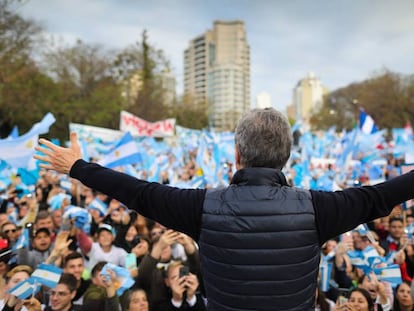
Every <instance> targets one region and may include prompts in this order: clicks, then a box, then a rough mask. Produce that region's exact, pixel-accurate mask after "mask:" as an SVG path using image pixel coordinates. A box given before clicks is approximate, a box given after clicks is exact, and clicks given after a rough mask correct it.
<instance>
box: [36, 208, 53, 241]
mask: <svg viewBox="0 0 414 311" xmlns="http://www.w3.org/2000/svg"><path fill="white" fill-rule="evenodd" d="M34 228H35V230H37V229H39V228H47V229H48V230H49V232H50V238H51V240H52V242H53V241H54V240H55V238H56V232H55V225H54V222H53V217H52V215H51V213H50V212H48V211H39V213H38V214H37V216H36V221H35V223H34Z"/></svg>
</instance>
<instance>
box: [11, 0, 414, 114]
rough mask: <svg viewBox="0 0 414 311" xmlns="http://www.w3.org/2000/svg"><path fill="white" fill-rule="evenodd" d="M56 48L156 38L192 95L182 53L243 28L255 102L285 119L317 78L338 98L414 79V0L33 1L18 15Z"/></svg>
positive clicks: (180, 85) (121, 44) (124, 44)
mask: <svg viewBox="0 0 414 311" xmlns="http://www.w3.org/2000/svg"><path fill="white" fill-rule="evenodd" d="M19 13H21V14H22V15H23V16H25V17H29V18H32V19H34V20H36V21H38V22H40V23H41V25H42V26H43V27H44V29H45V31H46V32H47V33H48V34H50V35H52V36H53V37H54V38H55V39H58V40H63V42H65V43H68V44H71V43H73V42H74V41H75V40H76V39H77V38H79V39H81V40H83V41H84V42H87V43H93V44H95V43H99V44H102V45H103V46H104V47H106V48H108V49H110V48H124V47H127V46H128V45H130V44H133V43H135V42H137V41H138V40H140V38H141V33H142V31H143V30H144V29H147V31H148V35H149V41H150V44H151V45H153V46H155V47H156V48H159V49H162V50H163V51H164V53H165V55H166V56H167V58H168V59H169V60H170V62H171V65H172V67H173V71H174V74H175V75H176V78H177V92H178V94H179V95H180V94H181V93H182V89H183V83H182V80H183V52H184V50H185V49H186V48H187V47H188V44H189V41H190V40H191V39H193V38H194V37H196V36H198V35H200V34H202V33H204V32H205V31H206V30H207V29H212V27H213V21H214V20H236V19H237V20H242V21H244V23H245V29H246V32H247V40H248V43H249V45H250V52H251V59H250V62H251V91H252V93H251V98H252V104H253V105H254V103H255V98H256V95H257V94H258V93H260V92H263V91H264V92H267V93H269V94H270V96H271V99H272V104H273V106H274V107H275V108H277V109H282V110H284V109H285V108H286V106H287V105H288V104H290V103H291V98H292V90H293V88H294V87H295V85H296V84H297V82H298V81H299V80H300V79H302V78H304V77H305V76H306V74H307V73H308V72H310V71H312V72H314V73H315V75H316V76H317V77H319V78H320V79H321V81H322V83H323V85H325V86H326V87H328V89H330V90H334V89H336V88H339V87H344V86H347V85H348V84H350V83H352V82H357V81H362V80H364V79H367V78H369V77H370V76H372V74H373V73H375V72H376V71H378V70H381V69H383V68H387V69H389V70H391V71H394V72H398V73H402V74H413V73H414V57H413V55H414V1H413V0H396V1H390V0H375V1H374V0H357V1H349V0H338V1H336V0H326V1H325V0H324V1H322V0H321V1H319V0H314V1H310V0H309V1H308V0H286V1H283V0H208V1H207V0H205V1H202V0H153V1H148V0H145V1H144V0H28V1H27V3H26V4H25V5H23V6H22V7H21V8H20V9H19Z"/></svg>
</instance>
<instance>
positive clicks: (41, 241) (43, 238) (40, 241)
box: [32, 228, 52, 252]
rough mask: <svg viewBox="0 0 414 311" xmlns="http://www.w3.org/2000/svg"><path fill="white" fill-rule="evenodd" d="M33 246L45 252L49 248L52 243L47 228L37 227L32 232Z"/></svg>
mask: <svg viewBox="0 0 414 311" xmlns="http://www.w3.org/2000/svg"><path fill="white" fill-rule="evenodd" d="M32 244H33V248H34V249H36V250H38V251H40V252H45V251H47V250H48V249H49V247H50V245H51V244H52V239H51V237H50V231H49V229H48V228H38V229H36V231H35V232H34V236H33V241H32Z"/></svg>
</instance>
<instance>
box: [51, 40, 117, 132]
mask: <svg viewBox="0 0 414 311" xmlns="http://www.w3.org/2000/svg"><path fill="white" fill-rule="evenodd" d="M44 64H45V70H46V71H47V73H48V74H49V75H50V76H51V77H53V78H54V80H55V81H56V82H57V83H58V85H59V90H60V98H59V100H58V101H57V102H56V103H55V105H54V108H53V111H54V113H55V114H56V117H57V118H58V119H59V124H58V125H57V127H56V131H54V132H51V134H55V135H56V136H57V137H61V138H64V137H67V135H68V125H69V123H71V122H74V123H82V124H89V125H94V126H101V127H107V128H115V129H117V128H119V113H120V110H121V105H122V97H121V90H120V87H119V85H118V84H117V83H116V81H115V79H113V77H112V75H111V66H112V59H111V56H110V55H109V54H108V53H106V52H105V51H104V49H102V47H101V46H99V45H90V44H86V43H84V42H82V41H81V40H78V41H77V42H76V43H75V44H74V45H73V46H71V47H63V48H62V47H61V48H58V49H56V50H53V51H48V52H47V53H46V54H45V58H44ZM114 116H117V117H115V118H114Z"/></svg>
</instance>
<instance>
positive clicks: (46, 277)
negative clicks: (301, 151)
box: [30, 263, 63, 288]
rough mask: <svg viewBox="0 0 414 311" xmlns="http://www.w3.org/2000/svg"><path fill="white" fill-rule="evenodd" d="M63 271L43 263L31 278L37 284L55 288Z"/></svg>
mask: <svg viewBox="0 0 414 311" xmlns="http://www.w3.org/2000/svg"><path fill="white" fill-rule="evenodd" d="M62 272H63V270H62V269H60V268H58V267H56V266H54V265H48V264H45V263H41V264H40V265H39V266H38V267H37V269H36V270H35V271H34V272H33V273H32V275H31V276H30V277H31V278H32V279H34V280H35V281H36V282H38V283H40V284H42V285H45V286H47V287H49V288H55V287H56V286H57V284H58V282H59V279H60V276H61V275H62Z"/></svg>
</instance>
